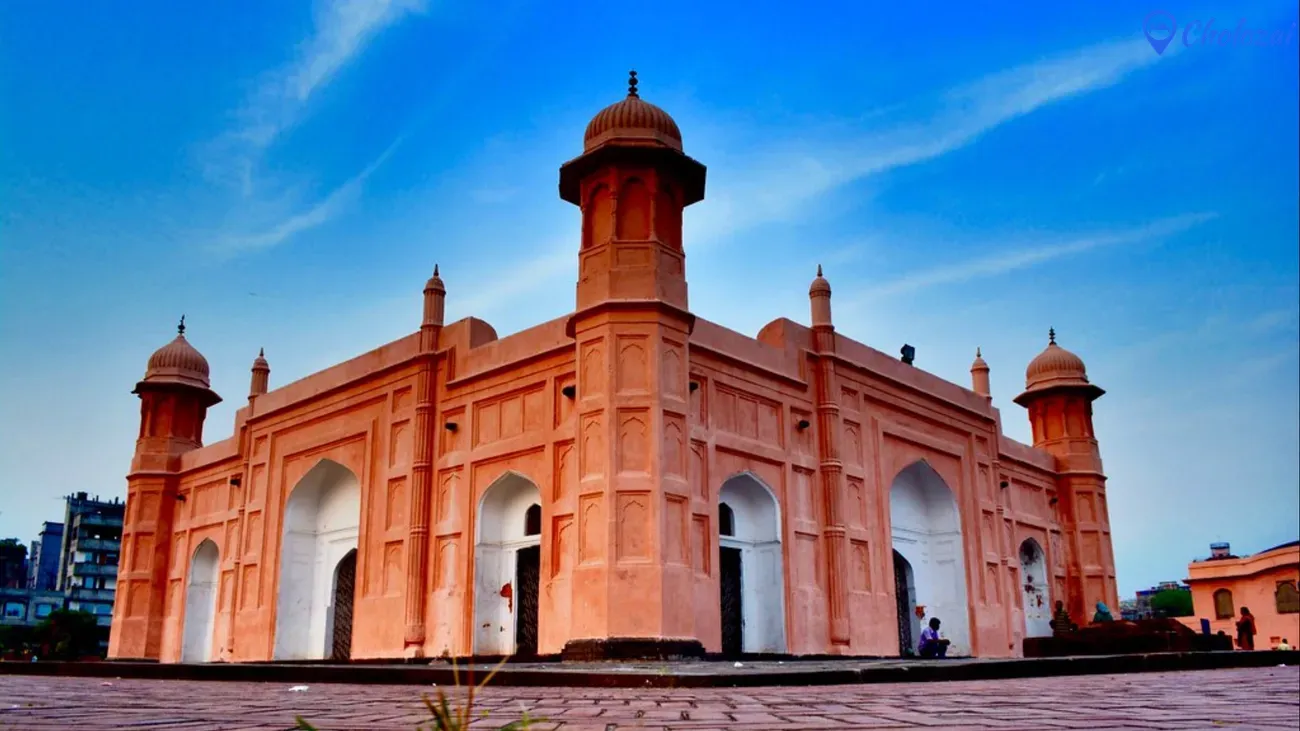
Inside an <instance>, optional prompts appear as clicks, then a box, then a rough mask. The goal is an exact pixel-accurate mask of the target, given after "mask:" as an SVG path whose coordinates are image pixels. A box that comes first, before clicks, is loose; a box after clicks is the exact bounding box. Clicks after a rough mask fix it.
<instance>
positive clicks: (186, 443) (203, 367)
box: [108, 316, 221, 660]
mask: <svg viewBox="0 0 1300 731" xmlns="http://www.w3.org/2000/svg"><path fill="white" fill-rule="evenodd" d="M208 376H209V370H208V361H207V359H206V358H204V357H203V355H202V354H201V353H199V351H197V350H195V349H194V346H192V345H190V343H189V341H188V340H186V339H185V318H184V317H183V316H182V317H181V322H180V325H179V326H178V327H177V328H176V338H175V339H174V340H172V341H171V342H170V343H168V344H167V345H164V346H163V347H162V348H159V349H158V351H157V352H155V353H154V354H153V355H152V356H151V357H150V358H149V365H148V367H147V368H146V369H145V374H144V379H143V380H141V381H140V382H139V383H137V384H136V386H135V390H134V391H133V393H135V394H136V395H138V396H139V397H140V435H139V438H137V439H136V443H135V457H134V458H133V459H132V460H131V472H130V473H129V474H128V475H127V477H126V503H127V506H126V516H127V519H126V522H125V523H124V524H123V526H122V556H121V562H120V565H121V569H120V570H119V571H118V574H117V600H116V601H115V602H114V604H113V627H112V631H111V633H110V635H109V643H108V655H109V657H111V658H114V659H149V660H157V659H158V657H159V653H160V650H161V645H162V630H163V600H164V595H165V591H166V588H167V555H168V547H169V546H170V543H171V539H172V535H171V526H172V513H173V511H174V510H175V507H176V500H177V496H176V490H177V487H178V482H179V478H178V476H177V473H178V472H179V471H180V462H181V455H183V454H185V453H186V452H189V451H191V450H194V449H198V448H199V447H201V446H203V421H204V419H205V418H206V417H207V413H208V409H209V408H210V407H211V406H213V405H214V404H217V403H219V402H220V401H221V397H220V396H218V395H217V394H216V393H214V392H213V391H212V388H211V385H210V382H209V380H208Z"/></svg>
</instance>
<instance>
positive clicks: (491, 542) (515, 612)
mask: <svg viewBox="0 0 1300 731" xmlns="http://www.w3.org/2000/svg"><path fill="white" fill-rule="evenodd" d="M541 502H542V494H541V491H540V490H538V489H537V485H536V484H534V483H533V482H532V481H531V480H529V479H528V478H526V477H524V476H523V475H520V474H518V473H516V472H507V473H506V474H504V475H502V476H501V477H500V478H499V479H497V481H496V482H494V483H492V484H491V485H490V486H488V489H487V491H486V492H484V493H483V499H482V501H481V502H480V503H479V509H478V513H477V516H478V518H477V521H476V522H477V526H476V532H477V539H476V540H475V543H474V654H476V655H535V654H537V594H538V585H539V583H540V578H541V558H542V549H541V534H542V506H541Z"/></svg>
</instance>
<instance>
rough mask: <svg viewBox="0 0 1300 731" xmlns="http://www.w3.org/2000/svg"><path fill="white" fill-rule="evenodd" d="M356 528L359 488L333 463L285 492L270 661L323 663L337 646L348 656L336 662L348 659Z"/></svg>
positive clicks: (323, 464)
mask: <svg viewBox="0 0 1300 731" xmlns="http://www.w3.org/2000/svg"><path fill="white" fill-rule="evenodd" d="M360 524H361V485H360V483H359V482H358V480H357V476H356V475H355V474H353V473H352V471H351V470H349V469H348V468H346V467H344V466H343V465H341V464H339V463H337V462H334V461H331V460H328V459H326V460H321V461H320V462H319V463H318V464H317V465H316V466H315V467H312V468H311V470H309V471H308V472H307V474H305V475H303V477H302V479H301V480H299V481H298V484H297V485H295V486H294V487H293V490H292V491H290V493H289V499H288V501H287V502H286V503H285V505H284V525H283V529H282V531H281V534H280V572H279V583H278V590H277V592H276V607H275V655H274V657H275V659H277V660H321V659H325V658H331V657H336V654H335V653H336V648H338V647H341V646H346V647H347V648H348V651H347V652H346V653H344V654H343V655H342V656H338V657H337V659H347V658H348V657H350V656H351V643H352V606H353V605H352V602H353V595H355V588H356V587H355V584H356V560H357V558H356V551H357V536H358V533H359V531H360ZM349 567H350V568H349ZM342 594H347V597H346V599H341V598H340V597H341V596H342ZM341 612H345V614H344V613H341ZM341 619H342V620H343V621H340V620H341ZM340 632H346V635H340V634H339V633H340Z"/></svg>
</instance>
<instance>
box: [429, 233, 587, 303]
mask: <svg viewBox="0 0 1300 731" xmlns="http://www.w3.org/2000/svg"><path fill="white" fill-rule="evenodd" d="M539 248H540V250H541V251H542V252H543V253H541V254H539V255H537V256H535V257H533V258H531V259H526V260H524V261H521V262H519V263H518V264H515V265H513V266H506V267H502V266H498V265H497V264H495V263H493V264H490V265H489V266H490V267H491V276H484V277H474V276H472V275H471V276H467V277H466V280H467V281H480V282H485V284H483V285H481V286H478V287H476V288H475V289H474V291H473V292H471V293H468V294H467V295H465V296H458V297H457V298H456V300H455V304H454V305H453V307H454V309H455V310H456V312H457V313H459V314H458V315H457V316H458V317H465V316H469V315H474V316H476V317H481V316H484V315H489V314H492V313H494V312H500V311H501V310H502V309H504V308H505V307H506V306H510V305H511V304H512V303H516V302H518V300H519V299H520V298H522V297H525V296H527V295H529V294H531V293H534V292H537V291H538V290H540V289H543V288H545V287H549V286H551V284H552V283H553V282H554V281H555V280H557V279H559V278H561V277H567V278H569V279H570V280H571V279H573V276H574V275H575V274H576V270H577V265H578V257H577V254H576V252H575V251H574V240H573V236H571V235H562V236H556V237H553V238H551V239H549V240H548V243H547V244H546V245H545V246H542V247H539Z"/></svg>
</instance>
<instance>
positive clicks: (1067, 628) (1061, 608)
mask: <svg viewBox="0 0 1300 731" xmlns="http://www.w3.org/2000/svg"><path fill="white" fill-rule="evenodd" d="M1050 625H1051V627H1052V634H1058V635H1059V634H1061V633H1062V632H1073V631H1075V630H1077V629H1078V628H1079V626H1078V625H1076V624H1075V623H1074V622H1073V621H1072V620H1071V619H1070V613H1069V612H1068V611H1066V609H1065V602H1063V601H1060V600H1057V602H1056V611H1055V612H1053V613H1052V621H1051V623H1050Z"/></svg>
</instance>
